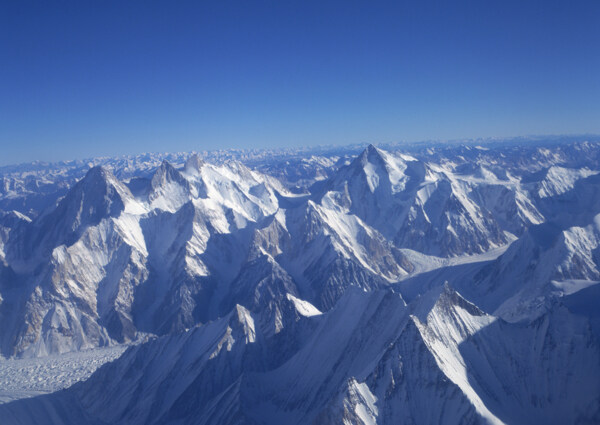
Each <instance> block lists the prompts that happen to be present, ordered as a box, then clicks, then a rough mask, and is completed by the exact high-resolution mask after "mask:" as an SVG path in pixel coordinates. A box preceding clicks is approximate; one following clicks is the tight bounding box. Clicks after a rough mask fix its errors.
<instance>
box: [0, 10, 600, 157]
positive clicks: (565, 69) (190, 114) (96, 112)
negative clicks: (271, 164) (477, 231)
mask: <svg viewBox="0 0 600 425" xmlns="http://www.w3.org/2000/svg"><path fill="white" fill-rule="evenodd" d="M599 70H600V2H597V1H561V2H559V1H548V0H547V1H502V2H501V1H481V0H480V1H458V2H445V1H444V2H442V1H439V2H428V1H425V2H416V1H415V2H400V1H397V2H354V1H344V2H328V1H323V2H321V1H319V2H306V1H256V2H255V1H248V2H246V1H244V2H232V1H206V2H203V1H194V2H187V1H176V2H167V1H126V2H125V1H114V2H113V1H94V2H93V1H72V2H70V1H58V2H47V1H35V2H34V1H27V0H24V1H2V2H1V4H0V149H1V152H2V154H1V155H0V163H3V164H6V163H12V162H19V161H30V160H35V159H40V160H56V159H69V158H80V157H87V156H96V155H117V154H125V153H137V152H143V151H167V150H168V151H184V150H185V151H187V150H203V149H215V148H227V147H241V148H251V147H279V146H289V145H313V144H330V143H331V144H346V143H357V142H373V143H378V142H392V141H401V140H410V141H415V140H423V139H453V138H469V137H490V136H512V135H524V134H557V133H561V134H567V133H569V134H573V133H600V102H598V99H600V77H599V75H600V73H599Z"/></svg>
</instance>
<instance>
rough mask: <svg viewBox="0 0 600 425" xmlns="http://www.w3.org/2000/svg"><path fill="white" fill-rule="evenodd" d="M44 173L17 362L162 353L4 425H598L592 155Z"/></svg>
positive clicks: (12, 301) (6, 317) (149, 162)
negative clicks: (106, 352)
mask: <svg viewBox="0 0 600 425" xmlns="http://www.w3.org/2000/svg"><path fill="white" fill-rule="evenodd" d="M356 154H358V155H356ZM28 167H29V168H27V167H25V168H23V167H15V168H10V169H7V170H5V171H4V174H3V176H4V177H3V178H4V179H5V186H4V190H5V192H2V193H0V208H5V207H9V206H11V205H14V206H16V207H15V208H6V209H7V212H3V211H2V212H0V324H2V326H0V348H1V352H2V355H3V356H4V357H15V358H19V357H44V356H47V355H50V356H56V355H60V354H61V353H72V354H69V355H72V356H76V355H77V354H73V352H77V351H79V350H84V349H89V348H96V347H104V346H118V347H120V346H122V344H129V343H130V342H132V341H138V342H139V341H142V340H144V341H147V342H145V343H141V344H139V345H136V346H134V347H131V348H129V349H128V350H127V351H126V353H125V354H124V355H123V356H122V357H120V358H119V359H118V360H116V361H115V362H113V363H110V364H108V365H105V366H104V367H102V368H100V369H99V370H98V371H96V372H95V373H94V374H93V375H92V376H91V377H90V379H89V380H87V381H85V382H81V383H79V384H76V385H74V386H72V387H71V388H69V389H68V390H66V391H62V392H57V393H53V394H49V395H45V396H41V397H36V398H33V399H29V400H22V401H15V402H12V403H7V404H5V405H2V406H1V407H0V414H1V415H2V417H3V418H6V421H7V423H15V424H28V423H38V422H40V421H42V422H43V419H44V418H52V421H53V422H54V423H65V424H72V423H98V424H106V423H123V424H125V423H128V424H129V423H133V424H135V423H157V424H158V423H161V424H162V423H178V424H181V423H198V424H215V425H217V424H225V423H227V424H229V423H233V424H235V423H239V424H248V423H250V424H254V423H255V424H279V423H290V424H329V423H331V424H334V423H335V424H338V423H345V424H395V423H517V424H519V423H523V424H525V423H527V424H530V423H534V424H536V423H595V422H598V421H599V420H600V416H599V415H600V412H599V409H598V406H599V405H600V387H599V384H598V383H599V382H600V364H599V363H600V352H599V348H598V339H599V338H600V316H599V315H598V314H597V312H596V310H597V309H595V308H594V306H595V305H596V303H597V302H598V301H600V292H599V289H598V288H600V285H598V282H600V248H599V246H600V201H599V200H600V174H599V173H598V171H600V144H598V143H588V142H576V143H570V144H561V143H558V144H552V143H547V144H543V143H541V142H540V143H538V142H535V143H532V144H531V145H530V146H518V145H516V144H506V145H494V144H493V143H490V144H488V145H483V146H479V145H474V144H470V145H464V146H456V145H435V144H432V145H429V146H423V145H415V146H411V147H406V149H403V150H402V151H398V150H394V149H390V150H384V149H381V148H376V147H374V146H367V147H366V148H365V149H362V150H360V149H357V147H349V148H346V149H344V148H339V149H331V150H315V151H309V152H303V151H287V152H271V153H267V152H258V151H257V152H245V153H244V152H237V151H236V152H221V153H214V154H205V155H203V156H199V155H188V154H173V155H148V156H140V157H130V158H121V159H110V158H105V159H98V160H94V161H90V162H89V163H85V164H84V163H63V164H62V165H60V166H58V167H59V168H53V166H49V165H48V166H46V165H41V164H37V165H30V166H28ZM60 167H62V171H60V169H61V168H60ZM296 168H297V171H294V170H295V169H296ZM0 171H2V170H0ZM265 172H268V173H269V174H270V175H268V174H265ZM28 175H29V176H31V177H27V176H28ZM24 179H25V180H27V179H29V180H28V181H29V183H27V184H24V181H25V180H24ZM42 180H44V181H45V182H46V183H44V184H42V183H41V181H42ZM6 182H7V183H6ZM32 182H33V183H32ZM36 182H37V183H36ZM36 185H38V186H39V187H40V188H42V187H45V188H46V189H44V191H41V190H40V192H43V193H41V194H40V196H41V198H39V199H42V200H43V202H41V201H40V202H41V203H40V204H39V205H38V206H36V205H37V204H36V202H37V201H35V199H37V198H31V196H33V194H35V193H36V189H35V188H36ZM44 185H46V186H44ZM61 190H62V192H61ZM42 204H43V205H42ZM25 205H26V206H27V208H24V206H25ZM17 207H18V208H17ZM13 209H16V210H15V211H12V210H13ZM453 288H455V289H456V290H455V289H453ZM457 291H458V292H457ZM461 294H462V295H461ZM467 300H468V301H467ZM116 350H117V351H119V348H116ZM49 358H55V357H49ZM65 358H66V357H65ZM10 361H17V360H10ZM23 361H26V360H23ZM35 361H36V360H31V362H35ZM32 364H33V363H32ZM40 364H41V363H40ZM0 370H1V368H0ZM85 370H88V369H85ZM89 371H90V372H91V369H89ZM11 373H13V372H11ZM86 373H88V372H86ZM36 388H37V387H36ZM40 388H41V387H40ZM44 388H46V387H44Z"/></svg>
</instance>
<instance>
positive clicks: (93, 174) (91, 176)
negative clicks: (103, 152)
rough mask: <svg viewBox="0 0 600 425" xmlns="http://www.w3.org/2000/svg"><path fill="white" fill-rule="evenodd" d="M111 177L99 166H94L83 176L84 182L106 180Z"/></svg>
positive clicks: (108, 172) (107, 171) (109, 173)
mask: <svg viewBox="0 0 600 425" xmlns="http://www.w3.org/2000/svg"><path fill="white" fill-rule="evenodd" d="M110 177H112V173H111V172H110V171H109V170H107V169H106V168H104V167H103V166H101V165H96V166H95V167H92V168H90V169H89V170H88V172H87V173H86V174H85V176H84V178H83V179H84V180H97V179H101V180H107V179H109V178H110Z"/></svg>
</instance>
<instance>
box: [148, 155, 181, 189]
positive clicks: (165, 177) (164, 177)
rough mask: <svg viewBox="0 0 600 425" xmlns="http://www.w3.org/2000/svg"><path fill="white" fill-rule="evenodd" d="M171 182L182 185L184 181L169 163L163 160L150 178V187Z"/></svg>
mask: <svg viewBox="0 0 600 425" xmlns="http://www.w3.org/2000/svg"><path fill="white" fill-rule="evenodd" d="M173 181H175V182H178V183H182V184H183V183H184V181H185V179H184V178H183V176H182V175H181V173H180V172H179V171H177V169H175V167H173V165H172V164H171V163H170V162H169V161H167V160H164V161H163V162H162V163H161V164H160V167H158V169H157V170H156V172H155V173H154V176H153V177H152V187H156V186H159V185H162V184H163V183H167V182H173Z"/></svg>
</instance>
